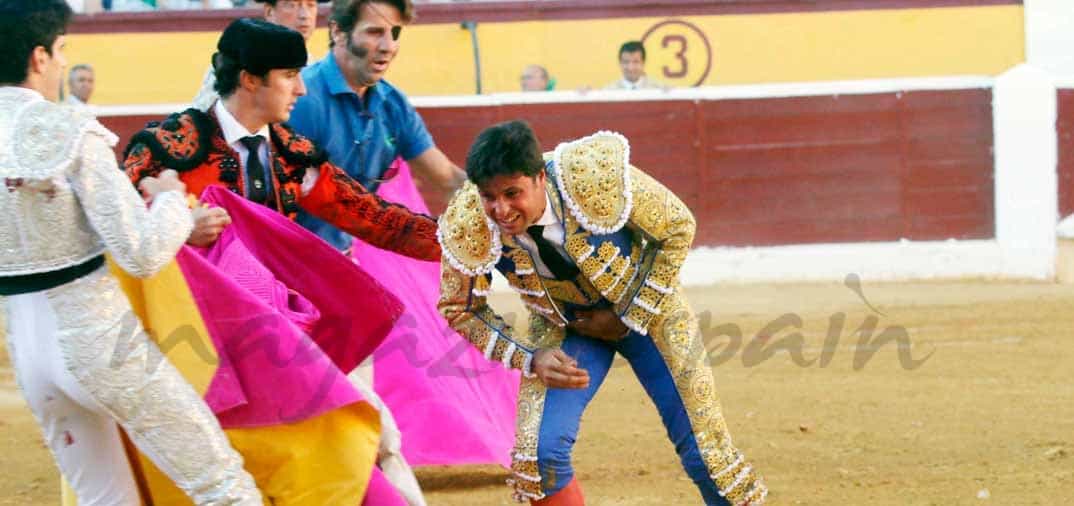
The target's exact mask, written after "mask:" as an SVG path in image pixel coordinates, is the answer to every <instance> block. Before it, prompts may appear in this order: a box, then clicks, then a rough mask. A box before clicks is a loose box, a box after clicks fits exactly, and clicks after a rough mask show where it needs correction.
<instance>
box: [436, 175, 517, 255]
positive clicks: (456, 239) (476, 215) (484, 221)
mask: <svg viewBox="0 0 1074 506" xmlns="http://www.w3.org/2000/svg"><path fill="white" fill-rule="evenodd" d="M436 238H437V240H439V241H440V248H441V251H442V254H443V255H444V257H446V258H447V259H448V262H450V263H451V266H452V267H454V268H455V269H458V270H459V271H461V272H463V273H465V274H467V275H469V276H479V275H482V274H487V273H489V272H492V269H493V267H494V266H495V265H496V262H499V261H500V255H501V253H502V251H501V249H502V243H501V242H500V230H499V228H498V227H496V224H495V223H493V222H492V220H491V219H489V217H488V216H487V215H486V214H485V209H484V207H483V206H482V205H481V196H480V195H479V194H478V192H477V186H475V185H474V184H473V183H471V182H469V181H467V182H466V184H465V185H463V187H462V188H460V189H459V191H457V192H455V196H454V197H452V199H451V202H450V203H448V207H447V210H446V211H444V214H443V215H441V216H440V220H439V227H438V228H437V231H436Z"/></svg>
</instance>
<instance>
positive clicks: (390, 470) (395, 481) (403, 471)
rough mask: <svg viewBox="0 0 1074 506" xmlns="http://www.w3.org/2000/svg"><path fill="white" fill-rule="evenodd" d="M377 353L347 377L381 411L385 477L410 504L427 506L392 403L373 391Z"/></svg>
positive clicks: (380, 460) (380, 454)
mask: <svg viewBox="0 0 1074 506" xmlns="http://www.w3.org/2000/svg"><path fill="white" fill-rule="evenodd" d="M373 372H374V368H373V356H372V355H370V356H369V357H367V358H366V359H365V360H364V361H362V363H361V364H359V365H358V367H356V368H355V369H354V370H353V371H351V373H350V374H348V375H347V379H348V380H349V381H350V383H351V385H352V386H354V388H355V389H357V390H358V391H359V392H361V393H362V396H363V397H365V398H366V400H367V401H369V403H370V404H372V405H373V407H374V408H376V409H377V412H378V413H380V448H379V450H378V452H377V466H378V467H380V470H381V472H383V473H384V477H385V478H386V479H387V480H388V483H391V484H392V486H393V487H395V490H397V491H398V492H399V494H400V495H402V496H403V498H404V499H406V502H407V504H408V505H409V506H425V498H424V497H423V496H422V493H421V486H420V485H419V484H418V479H417V478H416V477H415V476H414V471H413V470H412V469H411V468H410V465H409V464H407V461H406V459H405V458H403V452H402V449H401V447H402V444H403V437H402V433H401V432H399V426H398V425H396V423H395V417H393V416H392V412H391V410H389V409H388V405H386V404H384V400H382V399H381V398H380V396H379V395H377V393H376V392H375V391H374V390H373Z"/></svg>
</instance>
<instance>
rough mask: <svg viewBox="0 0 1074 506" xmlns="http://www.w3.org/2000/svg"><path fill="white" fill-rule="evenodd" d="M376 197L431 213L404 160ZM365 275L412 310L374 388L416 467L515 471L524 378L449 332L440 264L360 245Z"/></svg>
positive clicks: (383, 352) (380, 357)
mask: <svg viewBox="0 0 1074 506" xmlns="http://www.w3.org/2000/svg"><path fill="white" fill-rule="evenodd" d="M395 164H396V167H397V169H398V172H397V174H396V175H395V177H393V178H392V179H390V180H389V181H387V182H385V183H384V184H382V185H381V186H380V187H379V188H378V189H377V194H379V195H380V196H381V197H383V198H384V199H386V200H389V201H392V202H396V203H398V204H402V205H404V206H406V207H408V208H410V210H412V211H414V212H419V213H426V214H428V213H429V208H428V207H427V206H426V205H425V201H424V200H423V199H422V197H421V194H420V193H419V192H418V189H417V187H416V186H414V181H413V179H412V178H411V174H410V167H409V166H408V165H407V163H406V162H405V161H402V160H398V159H397V160H396V162H395ZM353 251H354V257H355V258H356V259H357V260H358V262H359V264H360V265H361V266H362V268H363V269H365V270H366V272H369V273H370V274H372V275H374V276H376V278H377V280H378V281H380V282H381V283H382V284H383V285H384V286H386V287H387V288H388V289H389V290H391V291H392V293H394V294H395V296H396V297H398V298H399V299H400V300H401V301H402V302H403V304H404V305H405V306H406V309H405V311H404V313H403V316H402V317H401V318H400V319H399V322H398V323H397V324H396V326H395V328H394V329H392V332H391V333H390V334H389V335H388V337H387V338H386V339H385V340H384V344H383V345H381V347H380V348H377V350H376V352H375V353H374V355H373V356H374V373H373V378H374V379H373V383H374V389H375V390H376V392H377V393H378V394H380V396H381V398H382V399H384V402H385V404H387V405H388V408H389V409H391V412H392V415H393V416H394V417H395V421H396V423H397V424H398V425H399V430H400V431H401V432H402V438H403V445H402V450H403V456H404V457H406V459H407V461H408V462H409V463H410V464H411V465H450V464H501V465H503V466H505V467H506V466H510V462H511V457H510V453H511V447H512V446H513V445H514V438H515V412H516V404H517V402H518V386H519V373H518V371H513V370H508V369H505V368H504V367H503V366H502V365H500V364H498V363H496V364H494V363H490V362H489V361H488V360H486V359H485V357H484V356H482V354H481V352H480V351H478V350H477V349H476V348H475V347H474V346H473V345H471V344H470V342H469V341H467V340H466V339H465V338H463V337H461V336H459V334H457V333H456V332H455V331H453V330H451V328H450V327H448V324H447V321H446V320H444V318H443V317H442V316H440V313H439V312H438V311H437V309H436V302H437V300H438V299H439V296H440V264H439V263H437V262H423V261H420V260H413V259H411V258H407V257H403V256H401V255H397V254H395V253H391V252H388V251H384V250H381V249H377V248H374V247H372V246H370V245H368V244H365V243H363V242H361V241H355V242H354V250H353Z"/></svg>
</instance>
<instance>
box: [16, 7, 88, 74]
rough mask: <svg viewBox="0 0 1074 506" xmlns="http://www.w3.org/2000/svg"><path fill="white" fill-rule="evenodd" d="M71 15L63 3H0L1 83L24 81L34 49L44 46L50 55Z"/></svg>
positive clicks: (65, 30)
mask: <svg viewBox="0 0 1074 506" xmlns="http://www.w3.org/2000/svg"><path fill="white" fill-rule="evenodd" d="M71 16H72V13H71V7H69V6H68V5H67V2H65V1H64V0H0V47H2V48H3V50H0V83H4V84H20V83H23V82H25V81H26V78H27V76H29V62H30V55H31V54H33V52H34V48H36V47H37V46H44V48H45V50H46V51H48V54H52V44H54V43H55V42H56V38H57V37H59V36H60V35H63V34H64V33H67V23H69V22H70V21H71Z"/></svg>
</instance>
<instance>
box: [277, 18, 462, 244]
mask: <svg viewBox="0 0 1074 506" xmlns="http://www.w3.org/2000/svg"><path fill="white" fill-rule="evenodd" d="M412 17H413V6H412V5H411V3H410V0H334V1H333V2H332V13H331V14H330V16H329V28H330V30H331V50H330V51H329V53H328V55H327V56H325V58H324V59H323V60H321V61H319V62H317V63H315V64H313V65H311V66H309V67H307V68H306V69H305V70H304V71H303V72H302V78H303V80H305V82H306V87H307V90H308V93H307V95H306V96H305V97H302V98H301V99H299V100H298V103H297V104H296V105H295V109H294V111H293V112H292V114H291V121H290V124H291V125H292V126H293V127H294V128H295V130H297V131H298V132H299V133H301V134H303V135H305V136H307V137H309V138H311V139H312V140H313V141H314V142H316V143H317V145H318V146H321V148H322V149H324V150H325V151H327V152H328V155H329V157H330V158H331V160H332V161H333V162H335V163H336V164H338V165H339V166H340V167H343V169H344V170H346V171H347V173H348V174H350V175H351V176H352V177H354V178H355V179H357V180H358V181H359V182H361V183H362V184H363V185H364V186H365V187H366V188H368V189H370V190H373V191H375V190H376V189H377V186H378V185H379V184H380V182H381V181H382V180H383V179H385V175H386V174H385V173H386V172H387V171H388V168H389V166H390V165H391V164H392V162H393V161H394V160H395V159H396V157H401V158H403V159H404V160H406V161H407V162H408V163H409V164H410V166H411V167H412V168H413V170H414V172H415V173H417V174H420V175H422V176H424V177H425V178H426V179H427V180H429V181H431V182H432V183H433V184H435V185H437V186H438V187H439V189H441V190H442V191H443V192H445V193H447V194H450V193H451V192H453V191H454V190H455V188H457V187H458V186H460V185H461V184H462V183H463V181H465V179H466V175H465V173H464V172H463V171H462V170H461V169H459V168H458V167H457V166H456V165H455V164H454V163H452V162H451V161H450V160H448V158H447V156H445V155H444V153H443V152H442V151H440V150H439V149H437V147H436V145H435V144H433V139H432V136H430V135H429V131H428V130H427V129H426V128H425V122H423V121H422V119H421V116H419V115H418V113H417V111H415V110H414V107H413V106H411V105H410V103H409V101H408V100H407V98H406V95H404V94H403V92H401V91H399V90H398V89H396V88H395V87H394V86H392V85H391V84H390V83H388V82H387V81H384V80H383V77H384V73H385V72H387V71H388V66H389V65H390V64H391V61H392V59H393V58H394V57H395V55H396V53H397V52H398V51H399V36H400V32H401V31H402V28H403V25H405V24H406V23H408V22H410V20H411V19H412ZM298 222H299V223H300V224H302V225H303V226H304V227H306V228H308V229H310V230H311V231H313V232H314V233H316V234H317V235H319V236H321V238H323V239H324V240H326V241H328V242H329V243H330V244H332V245H333V246H335V247H336V248H337V249H339V250H346V249H348V248H350V244H351V241H352V238H351V237H350V236H348V235H347V234H346V233H344V232H342V231H340V230H338V229H336V228H334V227H332V226H331V225H328V224H327V223H324V222H323V221H321V220H319V219H317V218H314V217H312V216H308V215H300V216H299V218H298Z"/></svg>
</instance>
